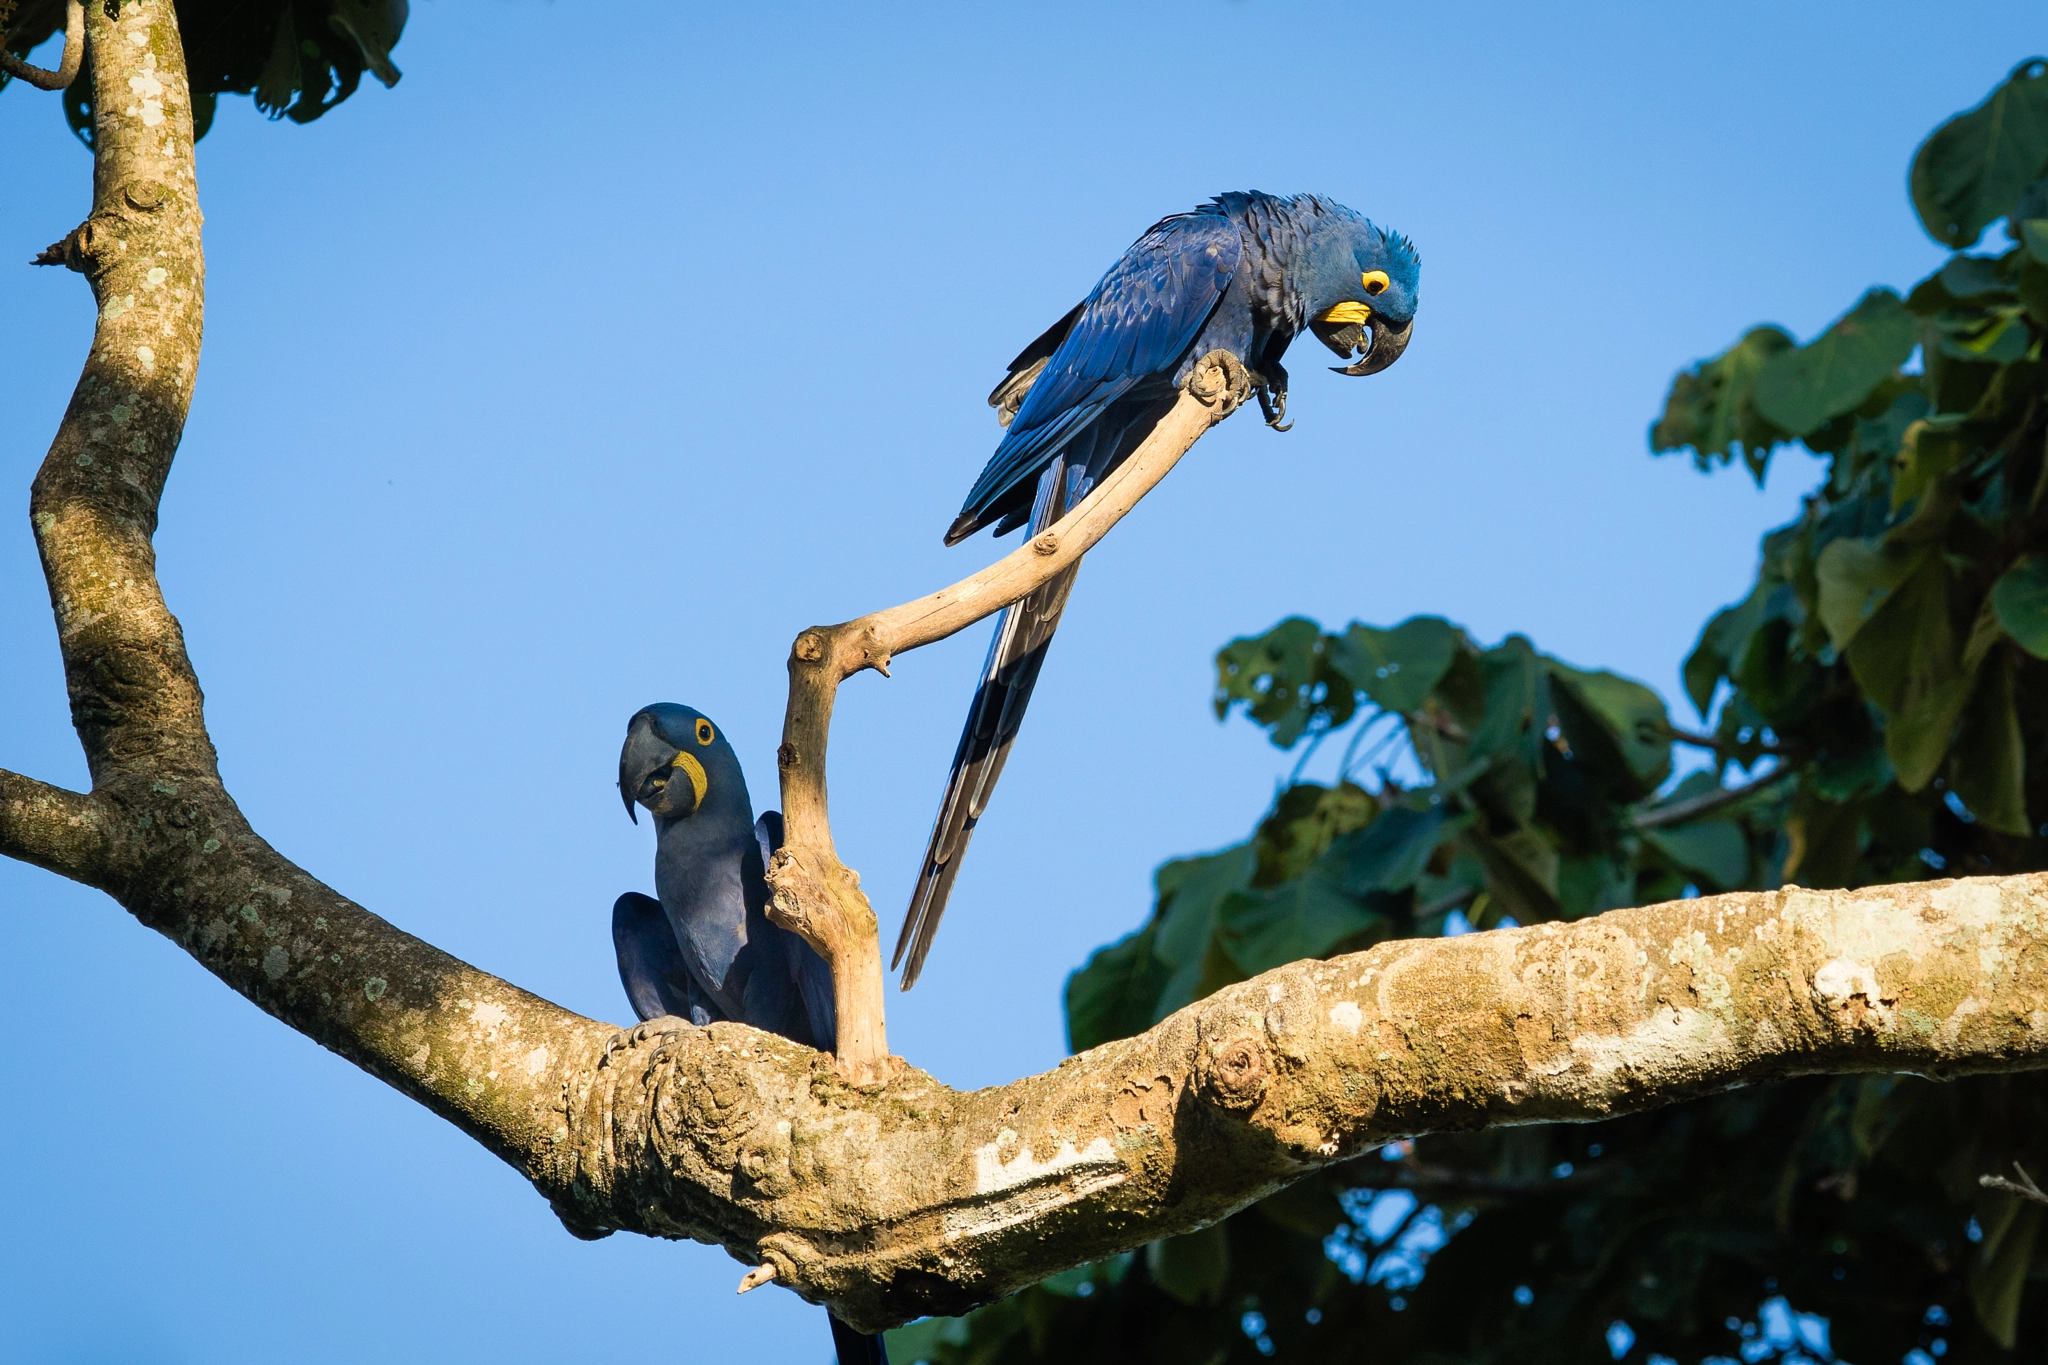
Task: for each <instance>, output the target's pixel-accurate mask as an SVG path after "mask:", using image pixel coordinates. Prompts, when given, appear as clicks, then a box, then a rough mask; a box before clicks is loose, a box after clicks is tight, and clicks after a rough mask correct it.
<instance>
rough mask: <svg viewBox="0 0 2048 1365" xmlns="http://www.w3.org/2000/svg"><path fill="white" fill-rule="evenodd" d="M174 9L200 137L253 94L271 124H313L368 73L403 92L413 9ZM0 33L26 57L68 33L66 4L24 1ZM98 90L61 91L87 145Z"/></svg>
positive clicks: (251, 1)
mask: <svg viewBox="0 0 2048 1365" xmlns="http://www.w3.org/2000/svg"><path fill="white" fill-rule="evenodd" d="M116 2H118V0H116ZM177 10H178V29H179V32H180V33H182V34H183V35H184V38H185V65H186V68H187V72H188V74H189V75H190V77H191V82H192V124H193V128H192V131H193V135H194V136H195V137H204V136H205V135H206V130H207V129H208V128H209V127H210V126H211V125H212V123H213V112H214V107H215V104H216V103H217V102H218V100H219V98H220V96H222V95H253V96H255V99H256V107H257V108H259V109H261V110H263V112H265V113H266V114H269V115H270V116H271V117H272V118H289V119H291V120H292V121H293V122H295V123H310V122H312V121H313V120H314V119H316V118H319V117H320V116H321V115H322V114H324V113H326V112H327V111H328V110H329V109H332V108H333V107H334V106H335V105H337V104H340V103H341V102H342V101H343V100H345V99H347V98H348V97H349V96H350V95H353V94H354V93H355V92H356V87H357V86H358V85H360V84H361V83H362V79H363V73H364V72H366V71H367V72H369V73H371V74H372V75H374V76H376V77H377V79H378V80H380V81H382V82H383V83H384V84H386V85H396V84H397V83H398V74H399V73H398V68H397V67H395V66H393V65H392V64H391V49H392V48H394V47H396V46H397V45H398V38H399V35H400V34H401V33H403V32H404V31H405V21H406V16H407V0H177ZM0 27H4V32H5V41H6V45H7V48H8V50H9V51H11V52H13V53H15V54H16V55H18V56H26V55H27V54H28V53H29V52H31V51H32V50H34V49H35V47H36V46H37V45H38V44H40V43H43V42H46V41H48V40H49V39H50V38H51V37H52V36H54V35H56V34H58V33H61V32H62V31H63V29H64V0H20V3H19V4H18V5H17V6H16V7H15V9H14V11H13V13H12V14H11V15H0ZM6 82H7V77H6V76H4V75H0V85H5V84H6ZM91 90H92V83H91V81H90V79H88V77H87V76H85V75H81V76H80V77H79V79H77V80H76V81H74V82H72V84H71V88H70V89H68V90H66V91H65V92H64V116H65V118H66V119H68V120H69V121H70V124H71V128H72V131H73V132H75V133H77V134H78V136H79V137H80V138H81V139H83V140H84V141H85V142H86V143H87V145H90V144H91V142H92V103H91Z"/></svg>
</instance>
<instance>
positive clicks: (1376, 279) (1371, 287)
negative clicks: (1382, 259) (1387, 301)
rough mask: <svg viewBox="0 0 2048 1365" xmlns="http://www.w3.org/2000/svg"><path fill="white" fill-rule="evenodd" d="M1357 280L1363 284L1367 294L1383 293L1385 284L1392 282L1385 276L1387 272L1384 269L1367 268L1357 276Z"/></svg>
mask: <svg viewBox="0 0 2048 1365" xmlns="http://www.w3.org/2000/svg"><path fill="white" fill-rule="evenodd" d="M1358 282H1359V283H1360V284H1362V285H1364V286H1365V292H1366V293H1368V294H1384V293H1386V292H1387V286H1388V285H1390V284H1392V283H1393V281H1392V280H1390V279H1388V278H1387V272H1386V271H1384V270H1368V271H1366V272H1365V273H1364V274H1363V275H1360V276H1359V277H1358Z"/></svg>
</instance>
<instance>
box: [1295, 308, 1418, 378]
mask: <svg viewBox="0 0 2048 1365" xmlns="http://www.w3.org/2000/svg"><path fill="white" fill-rule="evenodd" d="M1308 325H1309V329H1310V330H1311V331H1313V332H1314V333H1315V334H1316V340H1318V341H1320V342H1322V343H1323V345H1325V346H1327V347H1329V348H1330V349H1331V350H1332V351H1334V352H1336V353H1337V354H1338V355H1340V356H1342V357H1343V358H1344V359H1346V360H1350V359H1351V357H1353V356H1354V355H1355V356H1357V357H1358V359H1357V360H1356V361H1353V363H1351V364H1349V365H1332V366H1331V367H1330V368H1331V369H1332V370H1334V371H1335V372H1336V373H1338V374H1349V375H1361V374H1378V373H1379V372H1380V371H1381V370H1384V369H1386V368H1387V366H1389V365H1391V364H1393V363H1394V362H1395V361H1397V360H1399V359H1400V358H1401V352H1403V351H1405V350H1407V349H1408V338H1410V337H1411V336H1413V335H1414V334H1415V319H1413V318H1410V319H1408V321H1406V322H1401V323H1396V322H1394V321H1393V320H1391V319H1390V318H1388V317H1386V316H1385V315H1383V314H1380V313H1375V314H1373V315H1372V316H1371V317H1370V318H1367V319H1366V320H1365V321H1364V322H1346V323H1334V322H1323V321H1319V320H1315V319H1311V320H1310V322H1309V324H1308Z"/></svg>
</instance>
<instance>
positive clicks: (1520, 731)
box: [1467, 635, 1543, 768]
mask: <svg viewBox="0 0 2048 1365" xmlns="http://www.w3.org/2000/svg"><path fill="white" fill-rule="evenodd" d="M1542 662H1543V661H1542V657H1541V656H1540V655H1538V654H1537V653H1536V651H1535V649H1534V648H1533V647H1532V646H1531V645H1530V644H1529V642H1528V641H1527V640H1525V639H1523V638H1522V637H1521V636H1519V635H1510V636H1509V637H1508V638H1507V639H1505V640H1503V641H1501V642H1500V644H1498V645H1496V646H1495V647H1494V648H1492V649H1489V650H1487V651H1486V652H1485V653H1484V654H1482V655H1480V656H1479V672H1480V677H1481V678H1482V679H1483V686H1484V688H1485V692H1484V696H1485V707H1486V709H1485V711H1484V712H1483V713H1482V714H1481V715H1480V717H1479V723H1478V724H1477V725H1475V726H1473V727H1472V739H1471V743H1470V744H1469V745H1468V746H1467V751H1468V754H1469V756H1470V758H1471V759H1472V760H1473V761H1474V762H1476V763H1478V764H1480V765H1481V766H1482V768H1483V767H1484V766H1486V765H1488V764H1490V763H1491V761H1492V760H1494V759H1495V758H1498V757H1500V756H1502V755H1505V754H1514V755H1517V756H1519V757H1521V758H1522V759H1524V760H1525V761H1528V762H1533V761H1534V760H1535V758H1536V746H1537V745H1538V744H1540V743H1541V737H1540V733H1539V732H1538V731H1537V730H1536V729H1535V727H1534V722H1535V720H1536V711H1537V701H1538V696H1537V694H1538V691H1539V690H1540V688H1541V686H1542V683H1543V669H1542Z"/></svg>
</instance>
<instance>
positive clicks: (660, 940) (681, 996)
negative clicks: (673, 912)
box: [612, 891, 725, 1028]
mask: <svg viewBox="0 0 2048 1365" xmlns="http://www.w3.org/2000/svg"><path fill="white" fill-rule="evenodd" d="M612 948H613V950H614V951H615V952H617V954H618V958H619V983H620V984H621V985H623V986H624V987H625V988H626V999H628V1000H629V1001H631V1002H632V1004H633V1013H634V1014H635V1015H636V1016H638V1017H639V1018H641V1019H657V1018H659V1017H661V1016H662V1015H664V1014H670V1015H674V1016H675V1017H676V1018H678V1019H687V1020H689V1021H690V1022H691V1023H693V1024H696V1025H697V1026H698V1027H700V1028H701V1027H702V1026H704V1025H705V1024H709V1023H713V1022H715V1021H717V1020H720V1019H723V1018H724V1017H725V1015H724V1014H723V1012H721V1011H720V1010H719V1008H718V1006H717V1004H716V1003H715V1002H714V1001H713V1000H712V999H711V997H710V996H709V995H708V994H706V993H705V991H704V988H703V987H701V986H699V985H698V984H697V980H696V978H695V977H693V976H691V975H690V970H689V968H688V967H686V966H684V965H683V953H682V949H681V948H680V947H678V946H677V944H676V934H675V930H674V929H673V928H671V927H670V925H669V922H668V916H667V915H665V914H663V913H662V909H661V902H660V901H658V900H656V899H654V897H652V896H643V895H641V894H640V893H639V892H637V891H628V892H627V893H626V894H625V895H623V896H621V897H619V899H618V900H617V901H616V902H615V903H614V904H613V905H612Z"/></svg>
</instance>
